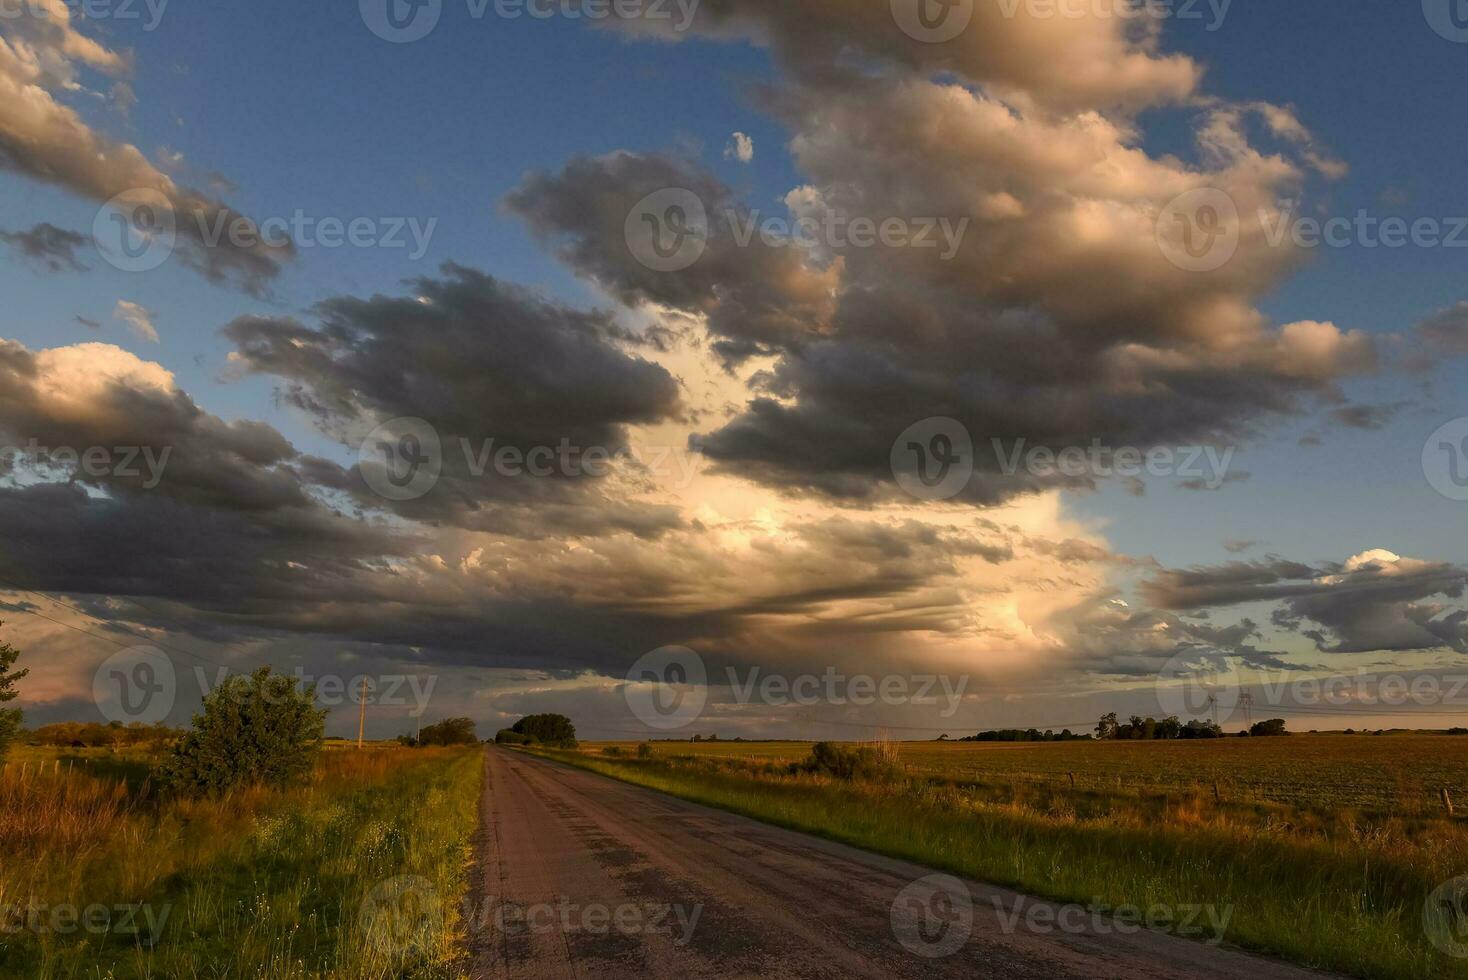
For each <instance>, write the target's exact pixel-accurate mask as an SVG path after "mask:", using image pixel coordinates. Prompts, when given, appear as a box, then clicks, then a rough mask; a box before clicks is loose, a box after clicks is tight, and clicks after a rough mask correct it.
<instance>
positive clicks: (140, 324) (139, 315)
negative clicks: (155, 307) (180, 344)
mask: <svg viewBox="0 0 1468 980" xmlns="http://www.w3.org/2000/svg"><path fill="white" fill-rule="evenodd" d="M156 315H157V314H155V313H154V312H153V311H152V310H150V309H147V308H145V307H142V306H139V305H138V304H137V303H129V302H128V301H127V300H125V299H120V300H118V301H117V306H116V307H115V308H114V309H113V311H112V316H113V317H114V318H115V319H118V320H121V321H122V322H123V323H126V324H127V325H128V326H130V327H132V328H133V332H135V333H136V334H137V335H138V336H139V337H142V338H143V339H144V340H151V341H152V342H153V343H155V344H156V343H158V329H157V328H156V327H155V326H153V318H154V317H155V316H156Z"/></svg>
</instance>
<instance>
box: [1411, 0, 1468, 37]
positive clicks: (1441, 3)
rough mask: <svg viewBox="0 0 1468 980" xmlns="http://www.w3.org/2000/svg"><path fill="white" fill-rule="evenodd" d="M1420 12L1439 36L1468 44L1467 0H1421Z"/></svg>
mask: <svg viewBox="0 0 1468 980" xmlns="http://www.w3.org/2000/svg"><path fill="white" fill-rule="evenodd" d="M1422 14H1423V16H1425V17H1426V18H1427V23H1428V24H1429V25H1431V27H1432V29H1433V30H1434V31H1437V33H1438V34H1439V35H1440V36H1441V37H1445V38H1447V39H1448V40H1449V41H1454V42H1456V43H1458V44H1468V0H1422Z"/></svg>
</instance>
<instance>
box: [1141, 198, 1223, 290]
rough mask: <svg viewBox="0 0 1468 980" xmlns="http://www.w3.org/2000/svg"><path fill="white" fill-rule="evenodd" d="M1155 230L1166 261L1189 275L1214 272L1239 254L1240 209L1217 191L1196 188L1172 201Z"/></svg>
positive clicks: (1162, 212) (1162, 213)
mask: <svg viewBox="0 0 1468 980" xmlns="http://www.w3.org/2000/svg"><path fill="white" fill-rule="evenodd" d="M1153 230H1154V232H1155V234H1156V237H1157V247H1158V248H1160V249H1161V250H1162V254H1163V256H1164V257H1165V258H1166V259H1167V261H1169V262H1171V263H1172V264H1173V265H1175V266H1177V267H1178V268H1179V269H1183V270H1185V271H1187V272H1212V271H1214V270H1216V269H1221V268H1223V267H1224V266H1225V265H1227V264H1228V261H1229V260H1230V259H1232V258H1233V257H1234V254H1235V253H1236V252H1237V251H1238V250H1239V240H1240V235H1241V233H1240V228H1239V207H1238V205H1237V204H1235V203H1234V199H1233V198H1232V197H1230V196H1229V195H1228V194H1227V193H1226V192H1224V191H1221V190H1219V189H1218V188H1216V187H1197V188H1194V189H1193V190H1190V191H1187V192H1185V193H1183V194H1179V195H1178V196H1177V197H1175V198H1173V199H1172V200H1171V201H1169V202H1168V203H1167V205H1166V206H1165V207H1163V209H1162V210H1161V211H1160V212H1159V213H1158V215H1157V221H1156V224H1155V226H1154V229H1153Z"/></svg>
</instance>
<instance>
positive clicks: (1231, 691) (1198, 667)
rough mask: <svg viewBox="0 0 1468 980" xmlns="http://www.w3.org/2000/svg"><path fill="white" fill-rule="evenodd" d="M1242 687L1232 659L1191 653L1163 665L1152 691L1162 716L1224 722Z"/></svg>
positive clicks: (1236, 665)
mask: <svg viewBox="0 0 1468 980" xmlns="http://www.w3.org/2000/svg"><path fill="white" fill-rule="evenodd" d="M1243 686H1244V685H1243V679H1242V677H1241V676H1240V674H1239V667H1238V663H1237V662H1236V660H1235V658H1232V657H1225V656H1222V655H1214V654H1207V653H1191V652H1190V653H1180V654H1178V655H1177V656H1175V657H1172V658H1171V659H1169V660H1168V661H1167V663H1166V664H1164V665H1163V667H1162V669H1161V670H1159V671H1158V672H1157V677H1156V678H1155V680H1154V684H1153V690H1154V691H1155V692H1156V694H1157V706H1158V707H1159V708H1161V709H1162V714H1163V716H1164V717H1166V716H1169V715H1172V716H1176V717H1179V718H1184V717H1186V718H1197V717H1204V716H1209V715H1211V716H1213V717H1214V718H1215V719H1227V718H1228V717H1230V716H1232V714H1233V712H1234V709H1235V708H1236V707H1238V704H1239V698H1240V696H1241V693H1242V691H1243Z"/></svg>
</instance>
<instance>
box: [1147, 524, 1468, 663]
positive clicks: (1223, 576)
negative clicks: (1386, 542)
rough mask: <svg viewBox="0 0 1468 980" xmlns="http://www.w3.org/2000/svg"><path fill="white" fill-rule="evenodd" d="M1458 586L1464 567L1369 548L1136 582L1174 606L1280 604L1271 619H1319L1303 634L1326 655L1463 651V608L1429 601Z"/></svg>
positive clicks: (1448, 595)
mask: <svg viewBox="0 0 1468 980" xmlns="http://www.w3.org/2000/svg"><path fill="white" fill-rule="evenodd" d="M1465 584H1468V569H1464V568H1461V567H1459V566H1457V565H1453V564H1449V563H1446V562H1430V561H1422V560H1419V559H1413V558H1404V557H1402V556H1399V555H1397V554H1394V553H1393V552H1390V551H1386V550H1384V549H1376V550H1371V551H1364V552H1361V553H1360V554H1357V555H1355V556H1353V557H1351V558H1349V559H1348V560H1346V561H1345V562H1344V563H1341V564H1339V565H1334V564H1328V565H1320V566H1313V567H1312V566H1309V565H1304V564H1301V563H1299V562H1291V561H1287V560H1284V559H1280V558H1274V557H1271V558H1268V559H1265V560H1262V561H1258V562H1231V563H1228V564H1225V565H1213V566H1197V567H1194V568H1190V569H1185V570H1167V571H1163V572H1160V573H1158V574H1157V575H1155V576H1154V577H1152V578H1151V579H1149V580H1148V581H1146V582H1145V583H1143V585H1142V588H1141V593H1142V595H1143V596H1144V597H1145V598H1146V599H1147V601H1149V602H1150V603H1151V604H1153V605H1154V606H1159V607H1162V608H1167V609H1178V610H1184V609H1205V608H1219V607H1227V606H1238V605H1243V604H1246V603H1255V602H1258V603H1279V604H1280V608H1279V609H1277V610H1276V613H1275V615H1274V617H1273V621H1274V622H1275V624H1276V625H1279V626H1283V627H1287V628H1293V629H1298V628H1299V627H1300V623H1301V622H1302V621H1304V620H1309V621H1311V622H1313V623H1316V624H1318V625H1319V627H1320V629H1317V630H1308V631H1305V635H1306V636H1310V637H1311V638H1313V639H1315V641H1316V645H1317V646H1318V648H1319V649H1320V650H1322V651H1325V652H1329V653H1361V652H1367V651H1375V650H1387V651H1412V650H1430V649H1438V648H1443V647H1447V648H1451V649H1453V650H1457V651H1458V652H1460V653H1461V652H1465V651H1468V612H1465V611H1463V610H1462V609H1455V608H1453V607H1451V606H1449V605H1447V604H1445V603H1443V602H1442V601H1436V600H1440V599H1454V600H1459V599H1462V598H1463V591H1464V586H1465ZM1429 600H1434V601H1429Z"/></svg>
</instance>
